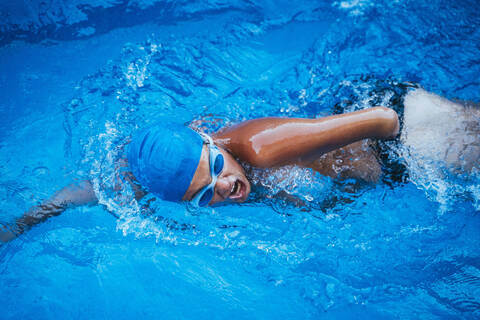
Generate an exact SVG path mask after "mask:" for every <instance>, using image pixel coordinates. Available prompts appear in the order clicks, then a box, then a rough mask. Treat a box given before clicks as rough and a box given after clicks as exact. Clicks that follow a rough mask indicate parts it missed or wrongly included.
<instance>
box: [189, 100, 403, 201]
mask: <svg viewBox="0 0 480 320" xmlns="http://www.w3.org/2000/svg"><path fill="white" fill-rule="evenodd" d="M398 130H399V123H398V116H397V114H396V113H395V111H393V110H391V109H388V108H384V107H374V108H370V109H367V110H361V111H356V112H351V113H348V114H341V115H334V116H330V117H325V118H319V119H302V118H274V117H271V118H261V119H255V120H250V121H246V122H243V123H240V124H239V125H236V126H233V127H230V128H227V129H226V130H224V131H222V132H220V133H217V134H216V135H215V136H214V138H215V139H216V140H215V142H216V144H217V145H218V146H219V149H220V150H221V152H222V154H223V155H224V157H225V167H224V170H223V172H222V173H221V174H220V176H219V177H218V180H217V183H216V185H215V194H214V197H213V199H212V201H211V202H210V204H215V203H218V202H221V201H225V200H233V201H245V200H246V199H247V197H248V194H249V193H250V184H249V182H248V180H247V178H246V176H245V172H244V170H243V168H242V167H241V166H240V164H239V163H238V162H237V161H236V160H235V159H234V158H233V157H232V156H231V155H230V154H229V153H228V152H227V151H226V150H228V151H230V152H231V153H232V154H235V155H236V156H238V157H239V158H240V159H242V160H243V161H246V162H248V163H250V164H253V165H254V166H257V167H263V168H269V167H276V166H282V165H287V164H297V165H301V166H306V167H311V168H313V169H314V170H317V171H319V172H320V173H323V172H324V171H327V172H326V173H327V174H328V170H318V168H320V167H319V165H318V163H313V162H314V161H315V160H317V159H319V157H320V156H321V155H322V154H326V153H328V152H330V151H332V150H336V149H339V148H342V147H344V146H347V145H350V144H352V143H354V142H356V141H360V140H363V139H365V138H380V139H385V138H390V137H394V136H396V135H397V134H398ZM357 149H358V148H357ZM208 154H209V152H208V147H207V146H206V145H204V147H203V149H202V156H201V159H200V163H199V165H198V167H197V170H196V172H195V175H194V177H193V180H192V182H191V184H190V186H189V188H188V190H187V192H186V193H185V195H184V197H183V200H187V201H188V200H191V199H192V198H193V197H194V196H195V194H196V193H197V192H198V191H199V190H201V189H202V188H203V187H204V186H206V185H208V184H209V183H210V181H211V176H210V170H209V159H208V157H209V155H208ZM373 158H374V157H373ZM325 160H326V159H324V161H325ZM373 161H374V162H375V164H377V167H378V163H377V161H376V160H375V159H373ZM326 162H328V163H329V161H328V160H327V161H326ZM367 167H368V168H370V167H372V168H373V167H374V166H367ZM370 171H372V170H370ZM377 171H378V170H377ZM351 175H352V176H357V175H356V174H355V172H353V173H352V174H351ZM374 175H375V174H370V173H368V176H374ZM376 176H378V174H376ZM358 177H361V178H364V177H362V176H361V175H358ZM366 180H369V181H370V180H371V181H373V180H375V178H367V179H366Z"/></svg>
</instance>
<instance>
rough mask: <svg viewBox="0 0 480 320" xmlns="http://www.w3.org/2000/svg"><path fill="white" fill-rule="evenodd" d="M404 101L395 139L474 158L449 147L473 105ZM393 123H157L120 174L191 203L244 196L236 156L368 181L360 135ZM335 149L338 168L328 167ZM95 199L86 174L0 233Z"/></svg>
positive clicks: (392, 128)
mask: <svg viewBox="0 0 480 320" xmlns="http://www.w3.org/2000/svg"><path fill="white" fill-rule="evenodd" d="M404 105H405V111H404V119H403V122H404V128H403V130H402V132H401V135H400V139H401V141H402V143H403V144H405V145H406V146H407V147H409V148H411V149H412V150H413V152H416V153H417V154H418V155H419V156H422V157H423V156H427V157H432V154H433V153H432V152H433V151H434V152H435V154H436V155H438V158H439V160H442V161H445V162H446V163H448V164H452V165H457V166H460V167H461V168H463V169H466V170H469V169H471V168H472V167H473V166H474V165H475V164H476V161H478V160H476V159H478V156H480V148H479V147H478V146H476V145H475V144H471V143H470V145H471V146H469V147H468V148H467V149H465V148H464V147H463V149H462V150H461V151H458V152H456V151H455V150H457V149H458V150H460V149H461V148H460V147H458V146H459V145H462V146H463V145H465V143H467V142H468V141H466V140H465V138H463V137H465V136H471V135H474V134H477V135H478V130H479V129H478V125H477V126H475V125H470V126H466V125H465V124H466V123H469V124H471V122H472V121H474V120H475V119H477V120H478V118H476V117H477V116H478V111H477V110H476V109H472V108H465V107H464V106H462V105H461V104H459V103H453V102H450V101H448V100H446V99H443V98H441V97H439V96H437V95H434V94H431V93H428V92H426V91H424V90H422V89H416V90H412V91H410V92H409V93H408V94H407V95H406V96H405V99H404ZM452 114H454V115H455V123H456V124H457V126H456V127H455V128H456V129H455V130H453V129H452V130H453V131H452V130H450V131H452V132H448V133H449V136H448V137H447V138H446V139H448V143H446V142H445V139H444V137H443V136H444V133H445V132H444V129H445V126H444V125H442V123H443V122H448V121H451V120H450V119H452V118H451V116H452ZM432 122H433V123H432ZM451 127H452V126H451ZM462 127H463V129H461V128H462ZM459 128H460V130H459ZM399 129H400V124H399V119H398V115H397V113H396V112H395V111H393V110H392V109H388V108H384V107H374V108H369V109H364V110H360V111H355V112H350V113H345V114H340V115H333V116H329V117H324V118H319V119H301V118H260V119H254V120H249V121H245V122H242V123H240V124H237V125H235V126H232V127H229V128H225V129H224V130H220V131H219V132H217V133H215V134H213V135H212V136H211V137H210V136H208V135H206V134H203V133H197V132H195V131H194V130H192V129H190V128H188V127H185V126H182V125H179V124H174V123H158V124H155V125H152V126H149V127H148V128H144V129H143V130H141V131H140V132H139V133H137V134H136V135H135V136H134V137H133V138H132V141H131V143H130V144H129V146H128V152H127V158H128V167H129V169H130V170H129V171H128V172H126V173H125V175H124V178H125V180H127V181H128V182H129V183H130V184H131V185H132V187H133V189H134V191H135V195H136V198H137V199H140V198H142V197H143V196H144V194H145V192H151V193H152V194H154V195H155V196H157V197H159V198H161V199H163V200H168V201H189V202H190V204H191V205H193V206H206V205H212V204H215V203H219V202H222V201H235V202H242V201H245V200H246V199H247V198H248V195H249V193H250V190H251V186H250V182H249V181H248V179H247V177H246V175H245V171H244V168H243V167H242V166H241V165H240V163H239V162H238V161H237V159H238V160H240V161H242V162H245V163H248V164H250V165H252V166H255V167H260V168H271V167H278V166H283V165H288V164H297V165H300V166H303V167H310V168H312V169H314V170H316V171H318V172H320V173H321V174H324V175H328V176H332V177H334V178H356V179H361V180H365V181H369V182H375V181H378V179H379V177H380V176H381V164H380V163H379V161H378V160H377V156H376V154H375V150H374V149H373V148H366V149H365V148H361V143H362V141H363V140H364V139H390V138H394V137H395V136H397V135H398V133H399ZM455 133H456V135H457V137H456V136H455ZM477 140H478V139H477ZM457 145H458V146H457ZM343 147H345V148H343ZM339 150H341V151H342V152H339ZM455 152H456V153H455ZM472 154H473V155H476V156H472ZM442 155H443V156H444V159H441V157H442ZM339 156H340V157H342V165H343V166H344V167H345V168H346V169H345V170H340V171H338V170H332V168H333V166H334V165H337V161H336V160H338V157H339ZM97 201H98V200H97V198H96V196H95V193H94V191H93V188H92V185H91V183H90V182H89V181H83V182H81V183H80V184H75V185H70V186H68V187H66V188H64V189H62V190H60V191H59V192H58V193H56V194H55V195H54V196H53V197H52V198H50V199H49V200H47V201H45V202H44V203H43V204H41V205H39V206H35V207H33V208H32V209H30V210H29V211H28V212H27V213H25V214H24V215H23V216H22V217H21V218H19V219H17V221H16V223H15V225H14V226H13V227H11V228H6V227H5V228H4V230H3V232H2V231H0V240H2V241H8V240H10V239H13V238H14V237H15V236H17V235H19V234H21V233H22V232H23V231H24V230H25V229H26V228H28V227H30V226H33V225H35V224H37V223H39V222H42V221H44V220H46V219H47V218H48V217H51V216H55V215H59V214H60V213H61V212H63V211H64V210H66V209H68V208H72V207H75V206H80V205H88V204H95V203H97Z"/></svg>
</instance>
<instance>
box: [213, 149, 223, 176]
mask: <svg viewBox="0 0 480 320" xmlns="http://www.w3.org/2000/svg"><path fill="white" fill-rule="evenodd" d="M223 164H224V159H223V155H222V154H221V153H220V154H218V155H217V157H216V158H215V163H214V164H213V173H214V174H215V175H217V176H218V175H219V174H220V172H222V170H223Z"/></svg>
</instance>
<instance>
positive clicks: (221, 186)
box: [215, 178, 231, 199]
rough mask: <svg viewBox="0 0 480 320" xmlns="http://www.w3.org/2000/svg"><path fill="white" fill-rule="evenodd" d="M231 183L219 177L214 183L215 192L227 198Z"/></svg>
mask: <svg viewBox="0 0 480 320" xmlns="http://www.w3.org/2000/svg"><path fill="white" fill-rule="evenodd" d="M230 188H231V183H230V181H229V180H228V179H226V178H219V179H218V180H217V183H216V184H215V192H216V193H218V195H219V196H221V197H222V198H223V199H226V198H228V196H229V195H230Z"/></svg>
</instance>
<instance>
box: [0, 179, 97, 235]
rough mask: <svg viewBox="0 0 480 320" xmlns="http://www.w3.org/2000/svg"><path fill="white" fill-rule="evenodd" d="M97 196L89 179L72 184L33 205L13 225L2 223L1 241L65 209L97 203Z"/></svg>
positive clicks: (0, 226)
mask: <svg viewBox="0 0 480 320" xmlns="http://www.w3.org/2000/svg"><path fill="white" fill-rule="evenodd" d="M96 203H97V197H96V196H95V193H94V192H93V189H92V185H91V183H90V182H89V181H86V180H85V181H82V182H80V183H78V184H71V185H69V186H67V187H65V188H63V189H62V190H60V191H58V192H57V193H56V194H55V195H53V196H52V197H51V198H50V199H48V200H46V201H44V202H43V203H42V204H40V205H37V206H34V207H32V208H31V209H30V210H28V211H27V212H25V213H24V214H23V216H22V217H21V218H18V219H17V220H16V221H15V224H14V225H13V226H11V227H6V226H2V225H0V241H2V242H7V241H9V240H12V239H14V238H15V237H17V236H18V235H20V234H22V233H23V232H24V231H25V230H26V229H28V228H30V227H32V226H34V225H36V224H38V223H40V222H43V221H45V220H47V219H48V218H50V217H53V216H58V215H59V214H61V213H62V212H63V211H65V210H67V209H69V208H74V207H77V206H82V205H88V204H96Z"/></svg>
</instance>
